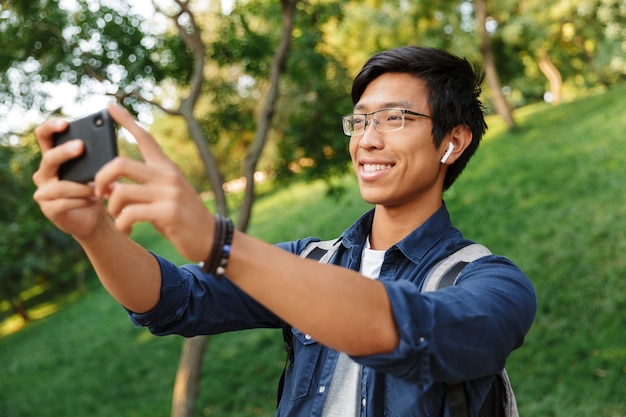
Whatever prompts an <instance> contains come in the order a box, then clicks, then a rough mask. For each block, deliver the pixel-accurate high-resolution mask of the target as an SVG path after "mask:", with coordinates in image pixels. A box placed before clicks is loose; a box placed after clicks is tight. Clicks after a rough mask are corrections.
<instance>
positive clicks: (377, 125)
mask: <svg viewBox="0 0 626 417" xmlns="http://www.w3.org/2000/svg"><path fill="white" fill-rule="evenodd" d="M389 110H396V111H399V112H401V114H402V124H401V125H400V126H399V127H397V128H393V129H390V130H380V129H381V128H380V122H378V119H376V118H375V117H374V115H375V114H376V113H380V112H382V111H389ZM405 114H410V115H412V116H418V117H427V118H429V119H432V118H433V117H432V116H429V115H427V114H422V113H418V112H415V111H411V110H407V109H399V108H395V107H388V108H384V109H379V110H376V111H373V112H371V113H350V114H346V115H345V116H343V117H342V118H341V126H342V127H343V133H344V135H346V136H349V137H352V136H359V135H362V134H364V133H365V131H366V130H367V127H368V126H369V125H370V123H372V124H373V125H374V129H376V131H377V132H382V133H387V132H395V131H397V130H401V129H402V128H404V115H405ZM354 116H363V118H364V120H365V124H364V126H363V130H362V131H360V132H359V133H356V134H355V133H354V132H350V129H349V125H350V124H352V123H351V122H349V120H350V119H349V118H352V119H354ZM367 116H372V122H368V121H367Z"/></svg>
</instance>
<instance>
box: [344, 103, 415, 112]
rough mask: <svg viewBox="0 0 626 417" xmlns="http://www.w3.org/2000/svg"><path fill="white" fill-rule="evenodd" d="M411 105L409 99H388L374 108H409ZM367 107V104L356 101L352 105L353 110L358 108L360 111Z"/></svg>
mask: <svg viewBox="0 0 626 417" xmlns="http://www.w3.org/2000/svg"><path fill="white" fill-rule="evenodd" d="M412 106H413V104H412V103H411V102H409V101H388V102H386V103H382V104H379V105H377V106H376V110H379V109H389V108H402V109H405V108H411V107H412ZM364 108H367V106H366V105H365V104H363V103H357V104H356V106H354V110H355V111H357V110H360V111H364V110H363V109H364Z"/></svg>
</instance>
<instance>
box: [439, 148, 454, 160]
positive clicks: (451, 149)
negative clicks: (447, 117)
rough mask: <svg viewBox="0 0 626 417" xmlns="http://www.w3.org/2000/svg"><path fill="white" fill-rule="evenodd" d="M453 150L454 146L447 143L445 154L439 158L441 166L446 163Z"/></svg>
mask: <svg viewBox="0 0 626 417" xmlns="http://www.w3.org/2000/svg"><path fill="white" fill-rule="evenodd" d="M453 150H454V145H452V143H448V150H447V151H446V153H444V154H443V158H441V163H442V164H445V163H446V161H447V160H448V158H449V157H450V154H451V153H452V151H453Z"/></svg>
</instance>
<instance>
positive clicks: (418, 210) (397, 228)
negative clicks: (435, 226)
mask: <svg viewBox="0 0 626 417" xmlns="http://www.w3.org/2000/svg"><path fill="white" fill-rule="evenodd" d="M442 204H443V201H442V200H441V199H439V200H438V203H434V202H433V203H430V204H424V205H421V206H418V207H412V208H411V209H407V207H402V208H394V207H385V206H381V205H377V206H376V209H375V211H374V220H373V223H372V231H371V234H370V244H371V247H372V249H376V250H387V249H388V248H389V247H391V246H392V245H394V244H396V243H398V242H399V241H401V240H402V239H404V238H405V237H407V236H408V235H409V234H410V233H411V232H413V231H414V230H415V229H417V228H418V227H420V226H421V225H422V224H424V222H426V220H428V219H429V218H430V217H431V216H432V215H433V214H434V213H435V212H436V211H437V210H439V208H441V205H442Z"/></svg>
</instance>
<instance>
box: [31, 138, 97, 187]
mask: <svg viewBox="0 0 626 417" xmlns="http://www.w3.org/2000/svg"><path fill="white" fill-rule="evenodd" d="M84 148H85V144H84V143H83V141H82V140H79V139H77V140H72V141H69V142H67V143H64V144H63V145H59V146H57V147H55V148H51V149H49V150H47V151H44V152H43V155H42V157H41V164H40V165H39V169H38V170H37V171H36V172H35V173H34V174H33V182H34V183H35V185H37V186H38V187H39V186H41V185H43V184H44V183H45V182H46V181H47V180H49V179H50V178H55V179H57V178H58V171H59V166H60V165H61V164H62V163H63V162H66V161H69V160H70V159H73V158H76V157H77V156H79V155H80V154H82V153H83V150H84Z"/></svg>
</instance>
